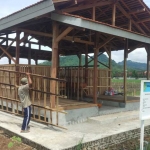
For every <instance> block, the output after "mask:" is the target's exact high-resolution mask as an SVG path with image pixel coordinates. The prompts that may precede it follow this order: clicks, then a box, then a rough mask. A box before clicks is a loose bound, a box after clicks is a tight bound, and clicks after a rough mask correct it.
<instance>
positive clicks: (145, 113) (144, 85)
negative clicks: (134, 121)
mask: <svg viewBox="0 0 150 150" xmlns="http://www.w3.org/2000/svg"><path fill="white" fill-rule="evenodd" d="M146 119H150V80H143V81H141V94H140V120H146Z"/></svg>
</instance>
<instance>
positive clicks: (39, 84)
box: [0, 69, 66, 128]
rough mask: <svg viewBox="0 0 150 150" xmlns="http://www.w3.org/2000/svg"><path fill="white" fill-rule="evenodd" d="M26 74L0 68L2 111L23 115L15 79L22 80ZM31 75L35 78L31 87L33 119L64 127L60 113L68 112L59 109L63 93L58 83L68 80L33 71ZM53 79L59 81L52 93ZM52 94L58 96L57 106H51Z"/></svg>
mask: <svg viewBox="0 0 150 150" xmlns="http://www.w3.org/2000/svg"><path fill="white" fill-rule="evenodd" d="M24 71H26V70H24ZM24 76H25V72H20V71H19V72H18V71H14V70H6V69H0V109H1V110H2V111H6V112H10V113H14V114H17V115H22V113H23V108H22V106H21V103H20V100H19V97H18V85H16V82H15V81H16V78H19V80H18V81H20V79H21V78H22V77H24ZM31 77H32V80H33V85H32V88H31V89H30V96H31V100H32V119H33V120H36V121H39V122H43V123H47V124H50V125H53V126H56V127H59V128H64V127H62V126H60V125H59V113H63V114H66V112H64V111H61V110H59V106H58V105H59V97H61V95H60V93H59V90H58V88H59V87H58V85H59V83H61V84H62V83H66V81H65V80H61V79H57V78H51V77H47V76H43V75H38V74H33V73H31ZM51 80H54V81H55V82H56V83H57V86H56V91H55V93H50V88H49V87H50V81H51ZM50 95H55V97H56V107H55V108H51V101H50Z"/></svg>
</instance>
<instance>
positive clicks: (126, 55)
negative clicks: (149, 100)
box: [124, 39, 128, 104]
mask: <svg viewBox="0 0 150 150" xmlns="http://www.w3.org/2000/svg"><path fill="white" fill-rule="evenodd" d="M127 58H128V39H125V49H124V103H125V104H126V102H127V64H126V61H127Z"/></svg>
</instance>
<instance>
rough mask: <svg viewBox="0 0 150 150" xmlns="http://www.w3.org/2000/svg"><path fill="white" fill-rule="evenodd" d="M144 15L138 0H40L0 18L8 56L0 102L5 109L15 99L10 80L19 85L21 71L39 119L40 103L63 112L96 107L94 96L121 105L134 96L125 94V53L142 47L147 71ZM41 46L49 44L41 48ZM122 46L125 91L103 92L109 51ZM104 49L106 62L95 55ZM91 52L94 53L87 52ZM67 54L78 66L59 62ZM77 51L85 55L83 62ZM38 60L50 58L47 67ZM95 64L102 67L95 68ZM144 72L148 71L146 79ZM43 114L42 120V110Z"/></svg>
mask: <svg viewBox="0 0 150 150" xmlns="http://www.w3.org/2000/svg"><path fill="white" fill-rule="evenodd" d="M149 15H150V9H149V8H148V7H147V6H146V5H145V3H144V2H143V1H141V0H130V1H128V0H118V1H111V0H104V1H101V0H93V1H85V0H42V1H40V2H38V3H36V4H34V5H31V6H29V7H27V8H24V9H22V10H20V11H18V12H15V13H14V14H11V15H9V16H7V17H4V18H2V19H0V53H1V55H0V58H2V57H8V59H9V64H10V65H1V66H0V74H1V78H0V79H1V83H0V88H1V89H2V92H1V95H0V96H1V105H3V102H2V101H3V99H5V101H4V102H5V105H6V106H5V107H6V110H8V105H9V104H8V103H7V101H9V102H10V103H11V105H10V106H12V105H13V102H16V100H18V98H17V89H16V87H15V85H19V82H20V77H22V74H23V73H24V72H26V71H29V72H31V73H32V76H33V87H32V93H31V95H32V96H31V97H32V100H33V101H34V102H33V105H35V107H38V109H36V111H37V115H38V117H39V118H40V111H41V108H40V107H42V108H43V109H44V111H45V110H47V109H49V110H52V111H56V112H59V111H60V112H61V113H64V111H63V110H68V109H75V108H76V109H77V108H85V107H101V105H100V104H99V100H109V101H118V102H121V103H123V104H124V105H126V103H128V102H129V101H132V100H135V98H134V97H127V95H126V90H127V87H126V80H127V77H126V73H127V66H126V60H127V58H128V55H129V53H130V52H132V51H133V50H135V49H137V48H142V47H144V48H145V49H146V51H147V72H149V69H150V66H149V62H150V45H149V43H150V29H149V26H150V19H149ZM32 39H36V42H33V41H32ZM43 46H47V47H48V48H49V49H48V50H44V49H43ZM34 47H36V48H34ZM122 49H123V50H124V92H123V93H124V94H123V96H120V97H115V96H114V97H107V96H104V95H103V93H104V91H105V90H108V89H109V88H110V87H111V72H112V64H111V52H112V51H118V50H122ZM104 52H106V53H107V54H108V57H109V62H108V64H103V63H102V62H100V61H99V60H98V56H99V55H101V54H103V53H104ZM90 53H94V56H93V57H91V56H89V54H90ZM69 55H77V56H78V58H79V66H65V67H63V66H61V64H60V63H59V57H61V56H69ZM82 55H84V56H85V60H84V62H85V63H84V65H82V63H81V61H82V60H81V56H82ZM89 57H90V58H91V60H90V61H89V59H88V58H89ZM20 58H27V59H28V65H20V64H19V59H20ZM31 59H33V60H35V64H36V65H35V66H34V65H31ZM38 60H50V61H51V66H50V67H49V66H39V65H37V64H38ZM91 61H93V65H92V66H91V65H90V62H91ZM11 62H13V63H14V65H13V64H11ZM99 64H100V65H103V66H104V67H105V69H100V68H99ZM19 72H22V74H21V75H20V73H19ZM149 76H150V75H149V74H147V79H149ZM46 80H48V81H46ZM6 95H7V96H6ZM64 98H65V99H64ZM87 99H88V100H87ZM136 100H138V99H136ZM18 103H19V101H17V104H16V106H17V105H18ZM16 106H15V107H16ZM1 109H4V107H3V106H1ZM17 110H18V109H17ZM43 114H45V115H44V118H45V120H44V121H45V122H46V111H45V112H43ZM33 115H34V114H33ZM51 116H52V115H51ZM50 118H51V117H50ZM56 118H58V113H56ZM56 120H58V119H56ZM56 125H58V122H57V123H56Z"/></svg>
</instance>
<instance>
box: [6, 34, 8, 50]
mask: <svg viewBox="0 0 150 150" xmlns="http://www.w3.org/2000/svg"><path fill="white" fill-rule="evenodd" d="M6 46H7V47H8V34H6Z"/></svg>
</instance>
